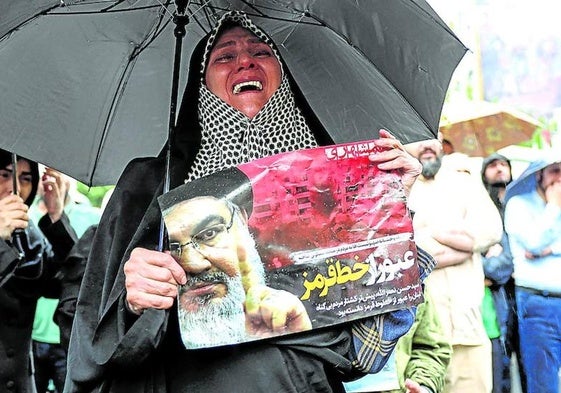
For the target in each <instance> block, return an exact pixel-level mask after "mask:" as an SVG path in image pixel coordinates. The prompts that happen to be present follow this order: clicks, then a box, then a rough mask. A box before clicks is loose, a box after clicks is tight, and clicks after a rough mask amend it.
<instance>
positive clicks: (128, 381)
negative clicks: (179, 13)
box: [65, 12, 433, 393]
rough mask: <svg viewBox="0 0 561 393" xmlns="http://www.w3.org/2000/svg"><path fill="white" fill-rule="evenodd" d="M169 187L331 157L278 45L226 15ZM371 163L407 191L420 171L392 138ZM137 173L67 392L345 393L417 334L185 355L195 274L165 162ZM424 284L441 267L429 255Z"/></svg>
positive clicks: (197, 62)
mask: <svg viewBox="0 0 561 393" xmlns="http://www.w3.org/2000/svg"><path fill="white" fill-rule="evenodd" d="M171 142H172V143H171V146H172V150H171V154H172V156H171V177H170V183H171V188H175V187H178V186H179V185H182V184H184V183H185V182H189V181H192V180H194V179H198V178H200V177H203V176H205V175H208V174H211V173H214V172H216V171H219V170H222V169H226V168H229V167H233V166H235V165H238V164H241V163H245V162H248V161H250V160H253V159H258V158H261V157H265V156H269V155H273V154H278V153H282V152H287V151H293V150H298V149H304V148H310V147H315V146H318V145H327V144H332V143H333V141H332V140H331V139H330V138H329V136H328V135H327V133H326V131H325V130H324V129H323V127H322V126H321V125H320V123H319V122H318V121H317V119H316V118H315V116H314V114H313V112H312V111H311V110H310V108H309V106H308V105H307V103H306V101H305V100H304V99H303V97H302V96H301V95H300V93H299V90H298V88H297V86H296V85H295V84H294V82H293V81H292V79H291V77H290V75H289V73H288V70H287V69H286V68H284V66H283V64H282V61H281V59H280V57H279V55H278V52H277V50H276V48H275V47H274V45H273V44H272V42H271V40H270V38H269V37H268V36H267V35H266V34H264V33H263V32H262V31H261V30H260V29H259V28H257V27H256V26H255V25H254V24H253V22H252V21H251V20H250V19H249V18H248V17H247V16H246V15H245V14H243V13H239V12H232V13H228V14H226V15H225V16H224V17H223V18H222V20H221V21H220V22H219V23H218V25H217V27H216V28H215V29H214V30H213V31H212V32H211V33H210V34H209V36H208V37H206V39H203V40H202V41H201V42H200V44H199V46H198V47H197V48H195V52H194V54H193V55H192V57H191V65H190V72H189V78H188V81H187V87H186V90H185V93H184V98H183V102H182V107H181V110H180V113H179V120H178V127H177V130H176V133H175V135H174V136H173V138H172V141H171ZM375 143H376V145H377V146H379V147H380V148H381V149H384V150H385V151H383V152H380V153H377V154H376V155H374V156H372V158H371V159H372V160H373V161H374V162H376V163H377V164H378V167H379V168H380V169H382V170H394V169H399V170H400V172H401V173H402V181H403V184H404V186H405V188H406V189H407V190H408V189H409V188H410V186H411V185H412V183H413V182H414V181H415V179H416V177H417V176H418V174H419V173H420V165H419V164H418V162H417V161H416V160H415V159H414V158H413V157H411V156H410V155H409V154H408V153H407V152H406V151H405V150H404V148H403V145H402V144H401V143H400V142H399V141H398V140H397V139H395V138H394V137H393V136H392V135H391V134H390V133H388V132H387V131H380V139H378V140H377V141H376V142H375ZM165 161H166V159H165V157H164V156H163V155H162V156H160V157H158V158H155V159H154V158H148V159H136V160H133V161H132V162H131V163H130V164H129V165H128V166H127V168H126V169H125V171H124V173H123V174H122V175H121V178H120V179H119V181H118V183H117V185H116V188H115V190H114V193H113V195H112V197H111V199H110V201H109V203H108V205H107V208H106V210H105V213H104V215H103V217H102V219H101V222H100V224H99V227H98V229H97V233H96V236H95V238H94V241H93V244H92V250H91V252H90V254H89V255H90V256H89V259H88V262H87V264H86V271H85V274H84V278H83V281H82V288H81V291H80V295H79V298H78V302H77V309H76V315H75V319H74V324H73V330H72V334H71V342H70V347H69V354H68V356H69V360H68V374H67V380H66V385H65V392H92V391H103V392H162V393H163V392H178V393H181V392H196V393H204V392H212V393H221V392H232V391H239V392H246V393H252V392H255V393H258V392H265V391H267V392H269V391H270V392H285V393H290V392H293V393H305V392H326V393H329V392H344V388H343V383H342V381H343V380H346V379H351V378H356V377H358V376H360V375H362V374H364V373H365V372H368V371H370V370H374V371H376V370H379V369H380V368H381V367H382V366H383V364H384V362H385V361H386V359H387V356H388V355H389V353H390V352H391V351H392V349H393V347H394V346H395V343H396V340H397V338H398V337H400V336H401V335H403V334H405V333H406V332H407V330H408V329H409V328H410V326H411V324H412V323H413V320H414V316H415V312H414V310H412V309H403V310H399V311H395V312H392V313H389V314H382V315H377V316H375V317H371V318H368V319H365V320H359V321H356V322H354V323H349V324H343V325H339V326H335V327H330V328H325V329H318V330H311V331H307V332H301V333H296V334H292V335H287V336H285V337H280V338H274V339H267V340H260V341H254V342H248V343H242V344H238V345H230V346H218V347H212V348H204V349H197V350H186V349H185V348H184V346H183V344H182V341H181V336H180V332H179V328H178V325H179V324H178V320H177V301H176V300H177V295H178V285H180V284H185V283H186V273H185V271H184V270H183V268H181V266H180V265H179V264H178V263H177V262H176V261H175V260H174V258H173V256H172V255H170V254H169V252H159V251H154V250H156V249H157V244H158V229H159V225H160V221H161V211H160V209H159V205H158V196H159V195H161V193H162V190H163V183H164V175H163V174H164V163H165ZM419 255H420V258H419V265H420V266H421V267H422V272H421V277H423V278H424V277H426V275H427V274H428V272H430V270H431V269H432V262H433V261H432V258H430V256H428V255H427V254H425V253H423V252H419Z"/></svg>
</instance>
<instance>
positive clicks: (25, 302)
mask: <svg viewBox="0 0 561 393" xmlns="http://www.w3.org/2000/svg"><path fill="white" fill-rule="evenodd" d="M15 166H16V168H14V166H13V163H12V154H11V153H9V152H7V151H4V150H0V237H1V240H0V282H1V283H0V321H2V322H1V323H0V354H2V355H1V356H0V391H6V392H22V393H27V392H35V382H34V379H33V366H32V359H31V357H30V353H31V329H32V327H33V317H34V313H35V308H36V305H37V299H38V298H39V297H40V296H50V297H56V296H57V293H58V291H59V290H60V286H59V280H58V277H57V276H56V273H57V271H58V266H59V265H58V264H59V262H61V261H62V260H63V259H64V258H65V256H66V254H67V253H68V252H69V251H70V249H71V248H72V246H73V244H74V242H75V240H76V235H75V233H74V231H73V230H72V228H71V227H70V224H69V221H68V218H67V217H66V215H65V214H64V212H63V211H62V207H63V196H64V191H63V190H61V182H60V179H59V178H57V177H56V175H53V174H52V173H50V172H49V171H47V172H46V173H45V174H44V175H43V178H42V179H43V186H44V187H45V198H46V199H45V202H46V205H47V213H46V214H45V215H44V216H43V217H42V218H41V219H40V221H39V228H40V230H39V229H38V228H37V227H36V226H35V224H34V223H33V221H30V220H29V217H28V214H27V212H28V209H29V206H30V205H31V203H32V202H33V199H34V198H35V194H36V192H37V188H38V185H39V170H38V166H37V163H35V162H33V161H30V160H28V159H26V158H23V157H17V159H16V165H15ZM14 171H15V173H14ZM14 176H15V180H14ZM14 183H15V184H16V185H17V190H18V192H17V193H15V192H14Z"/></svg>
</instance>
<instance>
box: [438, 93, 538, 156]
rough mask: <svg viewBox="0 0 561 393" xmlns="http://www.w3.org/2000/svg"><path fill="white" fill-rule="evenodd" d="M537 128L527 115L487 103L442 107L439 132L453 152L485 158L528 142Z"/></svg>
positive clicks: (534, 121) (536, 124) (536, 122)
mask: <svg viewBox="0 0 561 393" xmlns="http://www.w3.org/2000/svg"><path fill="white" fill-rule="evenodd" d="M538 127H539V123H538V121H537V120H535V119H533V118H532V117H530V116H529V115H527V114H525V113H522V112H519V111H516V110H514V109H511V108H507V107H505V106H503V105H500V104H494V103H491V102H485V101H479V102H477V101H476V102H467V103H463V104H460V105H455V106H454V107H452V108H447V107H446V106H445V107H444V111H443V120H442V122H441V126H440V131H441V132H442V135H443V137H444V139H446V140H448V141H449V142H450V143H451V144H452V145H453V147H454V150H455V151H458V152H461V153H465V154H467V155H470V156H477V157H487V156H488V155H489V154H491V153H494V152H496V151H497V150H499V149H500V148H503V147H505V146H510V145H514V144H517V143H520V142H523V141H527V140H529V139H531V138H532V135H533V134H534V132H535V131H536V129H537V128H538Z"/></svg>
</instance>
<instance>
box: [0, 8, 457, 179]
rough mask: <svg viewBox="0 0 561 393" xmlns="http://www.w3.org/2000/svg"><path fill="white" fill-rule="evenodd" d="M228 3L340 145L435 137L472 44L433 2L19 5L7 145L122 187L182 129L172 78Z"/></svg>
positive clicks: (2, 94)
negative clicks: (387, 135)
mask: <svg viewBox="0 0 561 393" xmlns="http://www.w3.org/2000/svg"><path fill="white" fill-rule="evenodd" d="M30 3H31V4H30ZM183 7H185V9H184V10H183ZM230 9H239V10H243V11H245V12H247V13H248V14H249V15H250V17H251V19H252V20H253V21H254V22H255V23H256V24H257V25H258V26H259V27H260V28H261V29H263V30H264V31H265V32H266V33H267V34H268V35H269V36H270V37H271V38H272V40H273V41H274V42H275V44H276V46H277V47H278V49H279V51H280V53H281V56H282V57H283V60H284V61H285V62H286V65H287V67H288V69H289V71H290V73H291V75H292V76H293V77H294V80H295V81H296V83H297V84H298V86H299V88H300V90H301V91H302V93H303V95H304V97H305V98H306V100H307V101H308V103H309V105H310V107H311V108H312V110H313V111H314V112H315V114H316V116H317V117H318V119H319V121H320V122H321V123H322V125H323V126H324V127H325V129H326V130H327V132H328V133H329V134H330V135H331V137H332V138H333V140H334V141H335V142H348V141H355V140H364V139H372V138H374V137H376V136H377V130H378V129H379V128H385V129H388V130H390V131H392V132H393V133H394V134H395V135H396V136H397V137H398V138H399V139H400V140H401V141H402V142H404V143H408V142H413V141H417V140H422V139H427V138H432V137H434V136H435V135H436V133H437V131H438V122H439V117H440V112H441V109H442V104H443V102H444V96H445V93H446V90H447V88H448V84H449V81H450V78H451V75H452V73H453V71H454V69H455V68H456V66H457V64H458V63H459V61H460V59H461V58H462V57H463V55H464V53H465V47H464V46H463V45H462V43H461V42H460V41H459V40H458V39H457V38H456V37H455V36H454V34H453V33H452V32H451V31H450V29H449V28H448V27H447V26H446V24H445V23H444V22H443V21H442V20H441V19H440V18H439V16H438V15H437V14H436V13H435V12H434V10H433V9H432V8H431V7H430V6H429V5H428V4H427V3H426V1H423V0H392V1H384V0H362V1H361V0H322V1H313V0H293V1H288V0H286V1H281V0H251V1H242V0H230V1H228V0H209V1H189V2H184V3H179V2H178V5H177V4H176V2H173V1H171V0H164V1H162V2H161V3H160V2H157V1H156V0H126V1H124V0H105V1H89V0H88V1H85V0H75V1H68V2H67V3H60V4H59V5H57V6H53V1H49V0H41V1H37V2H29V1H28V0H10V1H9V2H3V4H2V5H1V6H0V33H2V34H3V35H2V36H1V37H0V69H2V73H1V74H0V102H2V105H0V118H2V122H1V123H0V133H1V135H2V138H0V147H3V148H5V149H6V150H9V151H15V152H17V153H19V154H22V155H24V156H26V157H30V158H31V159H34V160H36V161H38V162H42V163H44V164H46V165H48V166H51V167H54V168H56V169H58V170H60V171H62V172H64V173H66V174H68V175H70V176H72V177H74V178H76V179H78V180H80V181H82V182H84V183H87V184H93V185H100V184H113V183H114V182H115V181H116V179H117V178H118V176H119V175H120V173H121V171H122V169H123V167H124V166H125V164H126V163H127V162H128V161H129V160H130V159H132V158H134V157H140V156H147V155H154V154H157V153H158V152H159V151H160V150H161V148H162V146H163V145H164V142H165V140H166V138H167V131H169V130H171V129H173V126H174V124H175V106H176V105H175V102H173V101H174V98H173V96H174V95H175V94H176V92H172V90H174V89H173V88H172V86H175V90H176V91H181V90H182V88H183V87H184V85H185V78H184V74H185V72H186V70H185V68H186V67H181V66H180V65H179V63H178V62H176V63H175V70H176V71H177V72H176V75H175V77H173V79H172V70H173V69H174V65H173V59H174V53H176V54H179V53H180V52H179V50H180V49H182V57H183V59H182V61H183V64H188V58H189V57H190V55H191V53H192V51H193V48H194V47H195V46H196V44H197V43H198V42H199V41H200V40H201V39H202V38H203V37H204V36H205V35H206V33H207V32H208V31H210V29H211V28H212V27H213V26H214V24H215V22H216V20H217V19H218V18H220V16H221V15H222V14H223V13H224V12H226V11H228V10H230ZM8 17H9V18H8ZM183 25H185V28H186V31H185V34H183V32H182V26H183ZM174 31H175V37H176V39H174V38H173V37H174ZM176 44H177V45H176ZM179 57H180V56H175V58H176V60H179ZM172 80H173V82H172ZM170 97H171V101H172V102H171V104H170ZM170 108H171V112H170Z"/></svg>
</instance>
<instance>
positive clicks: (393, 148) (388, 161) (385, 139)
mask: <svg viewBox="0 0 561 393" xmlns="http://www.w3.org/2000/svg"><path fill="white" fill-rule="evenodd" d="M374 143H375V144H376V146H377V147H380V148H383V149H387V150H384V151H382V152H379V153H376V154H372V155H370V157H369V158H370V161H372V162H376V163H378V168H379V169H381V170H385V171H391V170H397V171H398V173H400V174H401V182H402V183H403V187H404V188H405V195H406V196H407V197H409V193H410V191H411V187H412V186H413V183H415V180H417V177H419V175H420V174H421V171H422V169H423V166H422V165H421V163H420V162H419V160H417V159H416V158H415V157H413V156H412V155H411V154H409V153H408V152H407V151H406V150H405V148H404V147H403V145H402V144H401V143H400V142H399V141H398V140H397V138H396V137H394V136H393V135H392V134H390V133H389V132H388V131H386V130H380V138H379V139H377V140H375V141H374Z"/></svg>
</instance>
